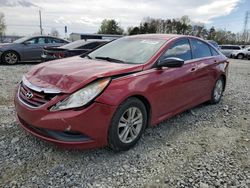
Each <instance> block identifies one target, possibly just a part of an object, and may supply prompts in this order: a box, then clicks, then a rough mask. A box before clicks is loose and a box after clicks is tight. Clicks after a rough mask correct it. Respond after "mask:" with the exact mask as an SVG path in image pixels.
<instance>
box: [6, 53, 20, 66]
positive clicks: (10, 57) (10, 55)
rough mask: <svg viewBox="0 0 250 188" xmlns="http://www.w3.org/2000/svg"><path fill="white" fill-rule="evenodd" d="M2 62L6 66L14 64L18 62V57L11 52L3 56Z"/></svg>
mask: <svg viewBox="0 0 250 188" xmlns="http://www.w3.org/2000/svg"><path fill="white" fill-rule="evenodd" d="M4 60H5V62H6V63H7V64H11V65H12V64H15V63H17V61H18V57H17V55H16V54H15V53H13V52H8V53H7V54H6V55H5V56H4Z"/></svg>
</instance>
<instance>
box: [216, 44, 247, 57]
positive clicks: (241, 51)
mask: <svg viewBox="0 0 250 188" xmlns="http://www.w3.org/2000/svg"><path fill="white" fill-rule="evenodd" d="M219 47H220V51H221V52H222V53H223V54H224V55H225V56H226V57H229V58H236V59H244V58H247V59H250V47H245V48H242V47H241V46H239V45H220V46H219Z"/></svg>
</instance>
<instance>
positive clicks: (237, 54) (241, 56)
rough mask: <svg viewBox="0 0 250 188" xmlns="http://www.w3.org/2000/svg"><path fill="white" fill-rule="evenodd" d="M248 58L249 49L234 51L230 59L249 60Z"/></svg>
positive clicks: (249, 54)
mask: <svg viewBox="0 0 250 188" xmlns="http://www.w3.org/2000/svg"><path fill="white" fill-rule="evenodd" d="M249 56H250V47H247V48H243V49H241V50H236V51H234V52H233V53H232V58H236V59H244V58H249Z"/></svg>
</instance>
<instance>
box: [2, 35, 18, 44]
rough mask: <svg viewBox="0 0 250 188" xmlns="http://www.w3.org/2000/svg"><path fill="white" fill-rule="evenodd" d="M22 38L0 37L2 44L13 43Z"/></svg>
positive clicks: (12, 36)
mask: <svg viewBox="0 0 250 188" xmlns="http://www.w3.org/2000/svg"><path fill="white" fill-rule="evenodd" d="M19 38H21V37H20V36H15V35H4V36H0V43H11V42H13V41H15V40H17V39H19Z"/></svg>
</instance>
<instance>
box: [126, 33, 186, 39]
mask: <svg viewBox="0 0 250 188" xmlns="http://www.w3.org/2000/svg"><path fill="white" fill-rule="evenodd" d="M180 36H184V35H176V34H141V35H131V36H128V37H129V38H144V39H162V40H169V39H171V38H175V37H180Z"/></svg>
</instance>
